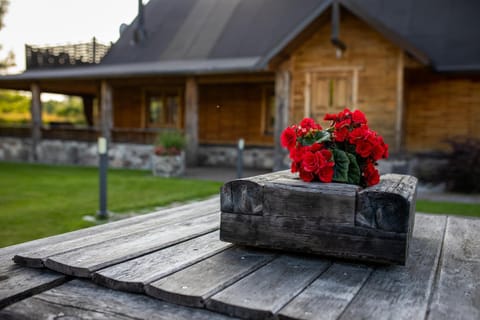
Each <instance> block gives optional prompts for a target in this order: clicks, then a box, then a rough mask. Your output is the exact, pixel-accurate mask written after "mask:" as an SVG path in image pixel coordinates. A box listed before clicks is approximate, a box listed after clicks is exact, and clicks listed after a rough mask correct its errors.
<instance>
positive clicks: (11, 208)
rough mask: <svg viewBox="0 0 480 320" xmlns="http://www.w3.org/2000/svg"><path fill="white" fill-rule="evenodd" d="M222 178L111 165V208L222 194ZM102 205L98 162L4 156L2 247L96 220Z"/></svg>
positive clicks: (149, 205)
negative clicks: (38, 161)
mask: <svg viewBox="0 0 480 320" xmlns="http://www.w3.org/2000/svg"><path fill="white" fill-rule="evenodd" d="M220 186H221V183H220V182H213V181H208V182H207V181H200V180H188V179H173V178H172V179H162V178H158V177H153V176H152V175H151V173H150V172H149V171H139V170H116V169H113V170H110V171H109V175H108V195H109V198H108V201H109V205H108V209H109V210H110V211H112V212H115V213H117V212H128V211H139V210H145V209H148V208H154V207H156V206H162V205H166V204H169V203H171V202H175V201H186V200H192V199H198V198H204V197H207V196H210V195H213V194H218V192H219V188H220ZM97 210H98V171H97V169H96V168H85V167H69V166H49V165H31V164H18V163H15V164H14V163H4V162H0V247H3V246H8V245H11V244H15V243H20V242H24V241H28V240H32V239H37V238H42V237H46V236H50V235H54V234H58V233H63V232H67V231H72V230H76V229H79V228H83V227H88V226H91V225H92V223H91V222H86V221H84V220H82V217H83V216H85V215H94V214H95V213H96V211H97Z"/></svg>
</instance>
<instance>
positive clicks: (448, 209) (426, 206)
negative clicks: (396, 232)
mask: <svg viewBox="0 0 480 320" xmlns="http://www.w3.org/2000/svg"><path fill="white" fill-rule="evenodd" d="M416 209H417V211H418V212H428V213H444V214H450V215H452V214H453V215H460V216H472V217H480V204H479V203H456V202H436V201H429V200H417V205H416Z"/></svg>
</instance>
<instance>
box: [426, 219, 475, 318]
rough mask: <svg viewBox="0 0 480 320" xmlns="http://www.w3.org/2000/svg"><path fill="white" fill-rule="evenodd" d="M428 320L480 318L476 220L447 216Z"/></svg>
mask: <svg viewBox="0 0 480 320" xmlns="http://www.w3.org/2000/svg"><path fill="white" fill-rule="evenodd" d="M437 277H438V279H437V284H436V286H435V291H434V294H433V296H432V302H431V305H430V313H429V315H428V319H453V318H458V319H480V219H470V218H461V217H448V222H447V229H446V232H445V240H444V244H443V251H442V259H441V262H440V266H439V272H438V275H437Z"/></svg>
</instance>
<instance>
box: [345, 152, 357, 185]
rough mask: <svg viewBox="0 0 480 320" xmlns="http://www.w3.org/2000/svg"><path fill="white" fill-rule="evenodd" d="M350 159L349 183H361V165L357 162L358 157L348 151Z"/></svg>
mask: <svg viewBox="0 0 480 320" xmlns="http://www.w3.org/2000/svg"><path fill="white" fill-rule="evenodd" d="M346 154H347V157H348V160H350V163H349V165H348V183H351V184H360V177H361V175H360V167H359V165H358V163H357V158H356V157H355V155H353V154H351V153H349V152H346Z"/></svg>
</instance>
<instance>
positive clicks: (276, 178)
mask: <svg viewBox="0 0 480 320" xmlns="http://www.w3.org/2000/svg"><path fill="white" fill-rule="evenodd" d="M417 182H418V181H417V179H416V178H415V177H412V176H406V175H395V174H389V175H384V176H382V178H381V181H380V183H379V184H377V185H375V186H372V187H368V188H365V189H361V188H360V187H359V186H356V185H350V184H339V183H328V184H325V183H306V182H303V181H301V180H300V179H298V178H297V177H295V176H294V175H293V174H291V173H289V172H287V171H282V172H277V173H271V174H267V175H264V176H263V177H262V179H239V180H234V181H231V182H228V183H226V184H225V185H224V187H223V188H222V193H221V199H222V203H223V204H222V206H221V209H222V216H221V226H220V229H221V233H220V236H221V239H222V240H224V241H229V242H232V243H235V244H241V245H250V246H259V247H263V248H272V249H280V250H287V251H301V252H309V253H318V254H327V255H332V256H340V257H347V258H355V259H363V260H370V261H377V262H387V263H397V264H405V259H406V258H407V252H408V245H409V244H408V242H409V241H410V239H411V233H412V230H413V223H414V214H415V198H416V187H417ZM232 214H236V216H235V215H232ZM250 216H251V217H250ZM367 229H369V230H370V232H369V231H367ZM379 239H382V240H381V241H380V240H379ZM383 239H394V240H393V242H388V240H387V241H383Z"/></svg>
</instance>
